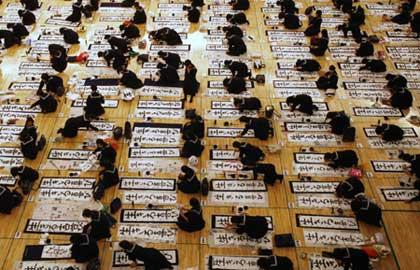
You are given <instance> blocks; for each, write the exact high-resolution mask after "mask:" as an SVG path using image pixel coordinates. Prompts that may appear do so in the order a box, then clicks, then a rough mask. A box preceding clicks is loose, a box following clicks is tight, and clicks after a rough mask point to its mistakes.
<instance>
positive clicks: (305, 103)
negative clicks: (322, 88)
mask: <svg viewBox="0 0 420 270" xmlns="http://www.w3.org/2000/svg"><path fill="white" fill-rule="evenodd" d="M286 103H287V105H288V106H289V107H290V111H291V112H293V111H294V110H298V111H300V112H303V113H305V114H307V115H313V113H314V111H317V110H318V107H317V106H316V105H314V103H313V101H312V97H311V96H309V95H306V94H301V95H295V96H290V97H287V99H286Z"/></svg>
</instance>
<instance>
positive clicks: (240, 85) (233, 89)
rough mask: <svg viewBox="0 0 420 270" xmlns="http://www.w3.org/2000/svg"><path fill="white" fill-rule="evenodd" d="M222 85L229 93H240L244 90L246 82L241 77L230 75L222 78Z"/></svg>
mask: <svg viewBox="0 0 420 270" xmlns="http://www.w3.org/2000/svg"><path fill="white" fill-rule="evenodd" d="M223 86H224V88H225V89H226V90H227V91H228V93H229V94H241V93H242V92H245V91H246V82H245V79H244V78H241V77H231V78H230V79H229V78H226V79H224V80H223Z"/></svg>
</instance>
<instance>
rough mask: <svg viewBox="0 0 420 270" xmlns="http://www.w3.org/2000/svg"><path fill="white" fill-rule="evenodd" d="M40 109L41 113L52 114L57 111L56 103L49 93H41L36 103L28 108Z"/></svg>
mask: <svg viewBox="0 0 420 270" xmlns="http://www.w3.org/2000/svg"><path fill="white" fill-rule="evenodd" d="M38 105H39V107H40V108H41V112H42V113H52V112H55V111H56V110H57V106H58V102H57V100H56V99H55V98H54V97H53V96H52V95H51V94H49V93H42V94H41V96H40V97H39V99H38V101H36V102H35V103H34V104H32V105H31V107H30V108H33V107H35V106H38Z"/></svg>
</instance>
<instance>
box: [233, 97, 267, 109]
mask: <svg viewBox="0 0 420 270" xmlns="http://www.w3.org/2000/svg"><path fill="white" fill-rule="evenodd" d="M233 105H235V108H237V109H238V110H239V111H240V112H243V111H259V110H260V109H261V107H262V106H261V101H260V100H259V98H256V97H250V98H234V99H233Z"/></svg>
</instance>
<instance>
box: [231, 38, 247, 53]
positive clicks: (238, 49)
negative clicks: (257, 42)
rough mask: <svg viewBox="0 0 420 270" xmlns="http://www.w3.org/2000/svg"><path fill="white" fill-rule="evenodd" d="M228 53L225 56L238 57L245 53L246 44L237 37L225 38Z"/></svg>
mask: <svg viewBox="0 0 420 270" xmlns="http://www.w3.org/2000/svg"><path fill="white" fill-rule="evenodd" d="M227 45H228V51H227V52H226V54H227V55H232V56H239V55H241V54H245V53H246V52H247V48H246V44H245V42H244V41H243V39H242V38H241V37H239V36H237V35H232V36H229V37H228V38H227Z"/></svg>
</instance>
